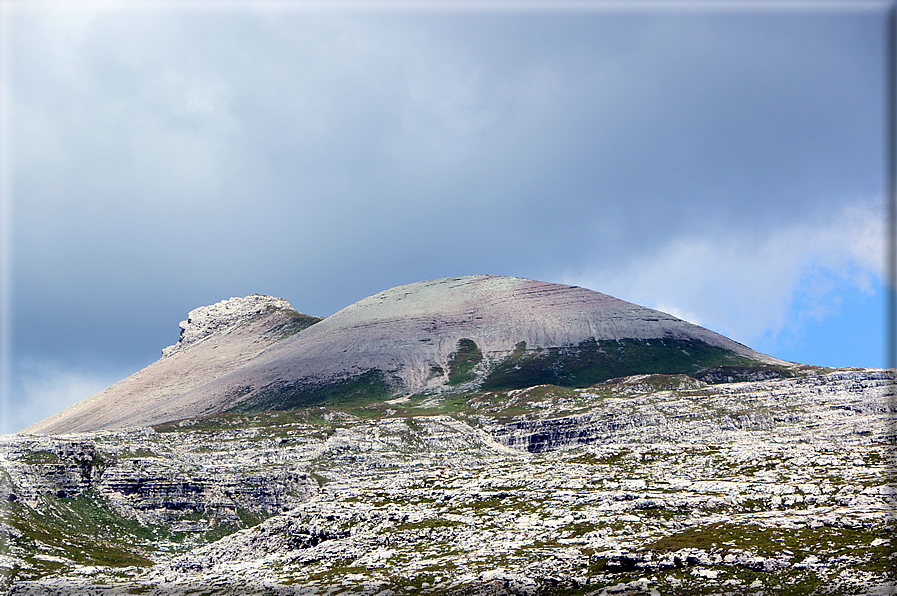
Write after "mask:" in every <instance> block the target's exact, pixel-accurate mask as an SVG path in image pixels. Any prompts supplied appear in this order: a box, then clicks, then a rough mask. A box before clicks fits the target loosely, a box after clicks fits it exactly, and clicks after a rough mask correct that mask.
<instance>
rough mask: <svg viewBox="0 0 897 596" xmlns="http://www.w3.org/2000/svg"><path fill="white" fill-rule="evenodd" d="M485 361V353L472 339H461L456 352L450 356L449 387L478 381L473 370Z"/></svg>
mask: <svg viewBox="0 0 897 596" xmlns="http://www.w3.org/2000/svg"><path fill="white" fill-rule="evenodd" d="M482 361H483V353H482V352H481V351H480V348H479V347H478V346H477V344H476V343H475V342H474V341H473V340H472V339H466V338H464V339H459V340H458V348H457V350H456V351H454V352H452V353H451V354H449V361H448V367H449V374H448V384H449V385H460V384H461V383H466V382H467V381H473V380H475V379H476V373H474V372H473V369H474V368H475V367H476V365H477V364H479V363H480V362H482Z"/></svg>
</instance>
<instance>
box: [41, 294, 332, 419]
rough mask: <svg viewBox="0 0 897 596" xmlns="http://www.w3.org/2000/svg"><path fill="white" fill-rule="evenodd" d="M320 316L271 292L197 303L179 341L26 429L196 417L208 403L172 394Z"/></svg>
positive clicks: (242, 360) (224, 369) (215, 374)
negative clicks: (151, 360)
mask: <svg viewBox="0 0 897 596" xmlns="http://www.w3.org/2000/svg"><path fill="white" fill-rule="evenodd" d="M317 320H318V319H316V318H314V317H308V316H307V315H302V314H300V313H297V312H296V311H294V310H292V309H291V308H290V305H289V303H287V302H286V301H285V300H283V299H281V298H272V297H270V296H258V295H255V296H249V297H248V298H232V299H230V300H226V301H223V302H219V303H218V304H215V305H212V306H209V307H204V308H200V309H195V310H193V311H191V312H190V317H189V318H188V320H187V321H184V322H183V323H181V329H182V333H181V339H180V340H179V341H178V343H176V344H174V345H173V346H169V347H168V348H166V349H165V351H164V352H163V354H164V355H163V356H162V358H160V359H159V360H158V361H156V362H155V363H153V364H151V365H150V366H148V367H146V368H144V369H142V370H140V371H138V372H136V373H134V374H133V375H131V376H130V377H127V378H126V379H123V380H121V381H119V382H118V383H116V384H114V385H112V386H111V387H108V388H107V389H104V390H103V391H100V392H99V393H97V394H95V395H93V396H91V397H89V398H87V399H85V400H83V401H80V402H78V403H76V404H75V405H73V406H71V407H69V408H67V409H65V410H63V411H62V412H59V413H58V414H54V415H53V416H50V417H49V418H47V419H45V420H42V421H41V422H38V423H36V424H34V425H32V426H30V427H28V428H26V429H25V430H24V431H23V432H27V433H64V432H78V431H85V430H99V429H105V428H122V427H128V426H142V425H148V424H156V423H158V422H161V421H163V420H171V419H177V418H187V417H189V416H197V415H199V414H201V413H202V412H203V411H204V410H206V409H207V408H208V407H209V404H208V403H187V404H173V403H172V397H175V396H178V395H181V394H183V393H185V392H188V391H190V390H191V389H193V388H195V387H197V386H201V385H203V384H205V383H208V382H209V381H212V380H214V379H216V378H217V377H219V376H221V375H222V374H225V373H227V372H229V371H231V370H233V369H234V368H237V367H239V366H240V365H242V364H244V363H246V362H247V361H249V360H250V359H252V358H253V357H255V356H258V355H259V354H260V353H261V352H263V351H264V350H265V349H267V348H269V347H271V346H273V345H274V344H276V343H277V342H279V341H282V340H283V338H284V337H286V336H287V335H289V334H290V333H295V332H297V331H298V330H300V329H302V328H304V327H305V326H307V325H308V324H311V323H312V322H314V321H317Z"/></svg>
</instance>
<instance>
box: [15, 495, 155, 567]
mask: <svg viewBox="0 0 897 596" xmlns="http://www.w3.org/2000/svg"><path fill="white" fill-rule="evenodd" d="M2 514H3V517H4V520H5V522H6V523H8V524H9V525H10V526H12V527H13V528H15V529H16V530H18V532H20V534H19V535H18V536H16V537H14V538H11V539H10V540H11V541H12V542H13V543H14V544H15V545H16V546H17V547H18V548H20V549H22V551H23V558H24V559H25V560H26V561H27V562H28V563H29V564H30V565H31V569H28V570H19V572H18V575H19V576H20V577H21V578H22V579H33V578H37V577H42V576H44V575H47V574H50V573H53V572H55V571H57V570H59V569H61V568H62V567H65V566H66V564H65V563H63V562H61V561H59V560H48V559H47V558H44V557H43V556H42V555H51V556H52V557H58V558H59V559H63V560H65V561H70V562H71V563H73V564H80V565H102V566H111V567H130V566H142V567H145V566H149V565H152V564H153V561H152V560H151V559H150V558H149V556H148V555H149V554H151V553H150V552H148V551H152V550H153V545H154V544H155V543H156V542H157V541H158V540H159V539H160V538H167V537H168V531H167V530H165V529H164V528H149V527H146V526H143V525H141V524H140V523H139V522H137V521H135V520H130V519H127V518H124V517H122V516H120V515H118V514H117V513H115V511H114V510H113V509H112V507H111V506H110V505H109V503H108V502H107V501H106V500H105V499H104V498H103V497H101V496H100V495H99V494H98V493H97V492H96V491H95V490H94V489H88V490H87V491H85V492H84V493H82V494H80V495H78V496H77V497H72V498H57V497H54V496H50V495H48V496H46V497H44V502H43V505H42V506H39V507H38V508H36V509H32V508H30V507H27V506H24V505H20V504H18V503H3V504H2Z"/></svg>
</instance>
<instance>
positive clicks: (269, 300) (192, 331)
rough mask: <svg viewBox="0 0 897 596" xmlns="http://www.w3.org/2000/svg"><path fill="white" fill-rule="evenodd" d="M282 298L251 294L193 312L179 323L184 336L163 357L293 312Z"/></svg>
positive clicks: (166, 350)
mask: <svg viewBox="0 0 897 596" xmlns="http://www.w3.org/2000/svg"><path fill="white" fill-rule="evenodd" d="M292 308H293V307H292V306H290V303H289V302H287V301H286V300H284V299H283V298H274V297H273V296H263V295H261V294H252V295H251V296H246V297H245V298H231V299H229V300H222V301H221V302H217V303H215V304H212V305H211V306H201V307H199V308H195V309H193V310H191V311H190V313H189V314H188V315H187V320H186V321H181V322H180V325H179V326H180V328H181V337H180V338H179V339H178V342H177V343H176V344H174V345H172V346H168V347H167V348H165V349H164V350H162V355H163V356H171V355H172V354H175V353H177V352H179V351H181V350H183V349H184V348H186V347H188V346H191V345H193V344H195V343H197V342H199V341H202V340H203V339H206V338H207V337H209V336H211V335H213V334H215V333H220V332H221V331H223V330H225V329H227V328H229V327H232V326H234V325H237V324H239V323H242V322H245V321H247V320H249V319H252V318H255V317H257V316H259V315H262V314H265V313H268V312H270V311H274V310H283V309H289V310H292Z"/></svg>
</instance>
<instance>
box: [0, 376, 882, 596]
mask: <svg viewBox="0 0 897 596" xmlns="http://www.w3.org/2000/svg"><path fill="white" fill-rule="evenodd" d="M794 373H795V375H796V376H794V377H792V378H786V379H775V380H764V381H754V382H738V383H723V384H714V385H709V384H706V383H703V382H701V381H698V380H695V379H693V378H690V377H687V376H685V375H640V376H631V377H626V378H622V379H616V380H613V381H609V382H605V383H600V384H596V385H594V386H591V387H587V388H582V389H571V388H562V387H556V386H537V387H532V388H527V389H522V390H511V391H503V392H483V391H481V392H472V393H470V394H466V395H463V396H458V395H434V396H430V397H422V396H416V397H414V398H408V399H402V398H399V399H396V400H392V403H376V404H367V405H362V406H358V407H352V408H343V409H339V408H328V407H320V408H312V409H307V410H303V411H299V412H266V413H257V414H237V413H230V414H219V415H214V416H207V417H203V418H196V419H190V420H184V421H179V422H172V423H169V424H164V425H158V426H156V427H155V428H143V429H129V430H120V431H104V432H97V433H78V434H70V435H64V436H41V435H26V434H22V435H9V436H6V437H3V439H2V442H0V458H2V459H0V463H2V468H3V479H4V480H3V492H4V494H3V495H2V496H3V503H4V505H3V507H4V509H3V511H4V517H3V534H2V535H0V536H2V539H3V541H4V542H3V547H4V548H3V553H4V554H3V556H2V559H0V564H2V568H3V569H4V577H5V581H6V586H7V589H8V591H9V593H10V594H17V595H19V594H115V593H121V594H134V593H142V594H156V595H160V596H161V595H163V594H164V595H167V594H340V593H341V594H347V595H348V594H382V595H384V596H385V595H386V594H464V593H468V594H591V595H595V596H597V595H610V594H682V595H686V594H719V595H723V594H752V595H755V596H764V595H769V594H893V593H895V576H894V566H895V565H894V564H895V558H894V557H895V554H894V552H895V550H894V545H893V543H892V540H893V536H894V526H895V519H894V511H895V506H897V501H895V483H894V478H893V477H892V476H891V475H890V472H889V470H890V469H891V468H890V464H892V463H893V457H894V450H895V435H894V432H893V426H892V424H893V422H894V415H895V410H894V401H893V386H894V374H893V372H889V371H881V370H834V371H827V370H824V369H818V368H813V367H800V368H796V369H795V370H794Z"/></svg>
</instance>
